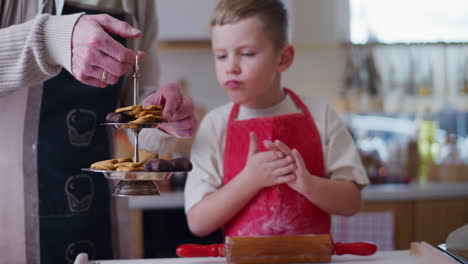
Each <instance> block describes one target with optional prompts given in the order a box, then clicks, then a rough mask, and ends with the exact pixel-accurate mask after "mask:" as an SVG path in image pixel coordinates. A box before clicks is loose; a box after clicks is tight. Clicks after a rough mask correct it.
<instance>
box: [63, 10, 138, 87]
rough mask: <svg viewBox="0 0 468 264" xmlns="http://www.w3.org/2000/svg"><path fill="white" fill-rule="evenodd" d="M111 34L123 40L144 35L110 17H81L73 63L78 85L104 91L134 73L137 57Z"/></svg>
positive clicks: (77, 25) (75, 33) (76, 35)
mask: <svg viewBox="0 0 468 264" xmlns="http://www.w3.org/2000/svg"><path fill="white" fill-rule="evenodd" d="M108 33H112V34H116V35H120V36H121V37H124V38H136V37H139V36H140V35H141V31H140V30H138V29H136V28H133V27H131V26H130V25H129V24H128V23H127V22H123V21H120V20H118V19H115V18H113V17H111V16H109V15H105V14H103V15H83V16H81V17H80V18H79V19H78V21H77V23H76V24H75V27H74V29H73V36H72V61H71V64H72V74H73V76H75V78H76V79H78V80H79V81H81V82H83V83H85V84H88V85H92V86H96V87H102V88H104V87H106V86H107V85H109V84H116V83H117V82H118V80H119V77H120V76H122V75H124V74H125V73H126V72H127V71H129V70H130V69H132V66H133V65H134V64H135V53H134V52H133V51H132V50H130V49H127V48H126V47H124V46H123V45H122V44H120V43H119V42H118V41H117V40H115V39H113V38H112V37H111V36H110V35H109V34H108ZM142 56H144V53H141V54H140V57H142Z"/></svg>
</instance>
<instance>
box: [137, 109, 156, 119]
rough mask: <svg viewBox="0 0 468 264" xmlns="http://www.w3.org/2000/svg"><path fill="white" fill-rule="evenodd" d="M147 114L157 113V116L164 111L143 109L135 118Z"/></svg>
mask: <svg viewBox="0 0 468 264" xmlns="http://www.w3.org/2000/svg"><path fill="white" fill-rule="evenodd" d="M145 115H155V116H161V115H162V111H154V110H144V111H141V112H140V113H139V114H137V115H135V118H139V117H142V116H145Z"/></svg>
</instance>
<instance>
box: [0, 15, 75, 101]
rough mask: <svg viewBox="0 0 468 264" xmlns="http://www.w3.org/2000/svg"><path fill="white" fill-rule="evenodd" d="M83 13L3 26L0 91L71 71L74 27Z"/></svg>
mask: <svg viewBox="0 0 468 264" xmlns="http://www.w3.org/2000/svg"><path fill="white" fill-rule="evenodd" d="M81 15H82V14H73V15H66V16H51V15H48V14H44V15H39V16H36V18H34V19H33V20H30V21H28V22H26V23H23V24H18V25H13V26H10V27H7V28H3V29H0V36H1V37H0V94H4V93H6V92H9V91H12V90H15V89H18V88H27V87H31V86H33V85H35V84H39V83H41V82H44V81H45V80H47V79H50V78H51V77H53V76H55V75H57V74H58V73H59V72H60V71H61V69H62V67H65V69H67V70H68V71H69V72H71V38H72V33H73V27H74V25H75V23H76V21H77V20H78V18H79V17H80V16H81Z"/></svg>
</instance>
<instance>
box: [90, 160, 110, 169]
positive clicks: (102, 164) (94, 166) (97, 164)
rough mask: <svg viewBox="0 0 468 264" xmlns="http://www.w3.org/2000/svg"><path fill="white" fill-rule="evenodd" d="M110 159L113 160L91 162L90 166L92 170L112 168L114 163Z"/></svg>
mask: <svg viewBox="0 0 468 264" xmlns="http://www.w3.org/2000/svg"><path fill="white" fill-rule="evenodd" d="M111 161H113V160H104V161H98V162H95V163H93V164H91V166H90V168H91V169H93V170H114V168H115V167H114V163H112V162H111Z"/></svg>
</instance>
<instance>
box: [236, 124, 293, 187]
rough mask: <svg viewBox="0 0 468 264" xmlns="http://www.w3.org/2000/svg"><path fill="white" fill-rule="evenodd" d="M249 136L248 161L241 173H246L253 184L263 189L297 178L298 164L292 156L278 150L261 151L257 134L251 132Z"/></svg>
mask: <svg viewBox="0 0 468 264" xmlns="http://www.w3.org/2000/svg"><path fill="white" fill-rule="evenodd" d="M249 136H250V144H249V152H248V156H247V163H246V165H245V167H244V169H243V170H242V172H241V173H242V174H243V175H246V176H245V177H247V180H248V181H249V182H250V183H251V184H253V185H255V186H256V187H258V188H259V189H261V188H263V187H269V186H273V185H277V184H281V183H287V182H290V181H293V180H294V179H295V178H296V177H295V175H294V174H293V172H294V170H295V169H296V165H295V163H294V159H293V158H292V157H291V156H286V155H284V154H283V153H282V152H281V151H277V150H268V151H264V152H260V151H259V149H258V138H257V135H256V134H255V133H254V132H250V134H249Z"/></svg>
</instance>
